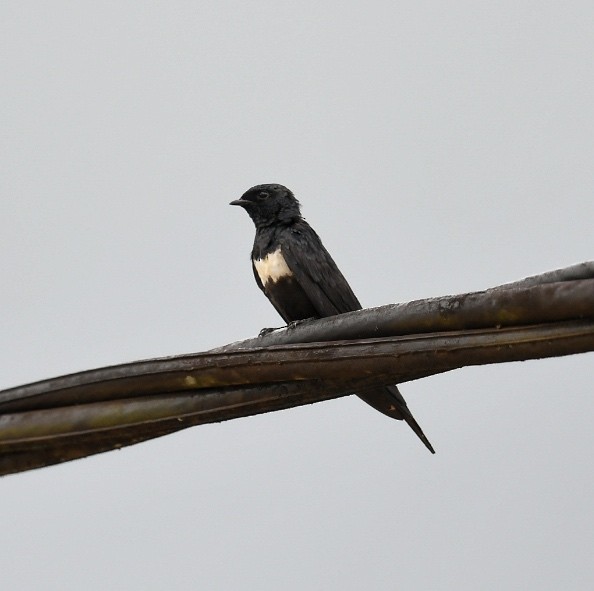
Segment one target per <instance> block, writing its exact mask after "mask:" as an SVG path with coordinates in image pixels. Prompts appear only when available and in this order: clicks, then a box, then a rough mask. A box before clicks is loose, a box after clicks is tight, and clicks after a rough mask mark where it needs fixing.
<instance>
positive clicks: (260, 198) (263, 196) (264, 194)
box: [258, 191, 269, 201]
mask: <svg viewBox="0 0 594 591" xmlns="http://www.w3.org/2000/svg"><path fill="white" fill-rule="evenodd" d="M268 197H269V193H268V191H260V192H259V193H258V201H264V199H268Z"/></svg>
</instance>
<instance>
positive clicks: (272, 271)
mask: <svg viewBox="0 0 594 591" xmlns="http://www.w3.org/2000/svg"><path fill="white" fill-rule="evenodd" d="M254 267H255V268H256V272H257V273H258V277H260V281H261V282H262V285H263V286H264V287H266V284H267V283H269V282H272V283H276V282H277V281H279V280H280V279H283V278H287V277H291V276H292V275H293V272H292V271H291V269H289V266H288V265H287V261H285V257H283V253H282V252H281V249H280V248H277V249H276V250H275V251H274V252H271V253H269V254H267V255H266V256H265V257H264V258H261V259H254Z"/></svg>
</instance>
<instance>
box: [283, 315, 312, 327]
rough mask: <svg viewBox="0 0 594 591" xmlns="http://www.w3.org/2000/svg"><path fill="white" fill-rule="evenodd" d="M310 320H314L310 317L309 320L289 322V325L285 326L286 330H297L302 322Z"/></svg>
mask: <svg viewBox="0 0 594 591" xmlns="http://www.w3.org/2000/svg"><path fill="white" fill-rule="evenodd" d="M310 320H315V318H314V317H313V316H312V317H311V318H303V319H302V320H293V321H291V322H289V324H287V330H291V329H293V328H297V327H298V326H299V325H300V324H303V323H304V322H309V321H310Z"/></svg>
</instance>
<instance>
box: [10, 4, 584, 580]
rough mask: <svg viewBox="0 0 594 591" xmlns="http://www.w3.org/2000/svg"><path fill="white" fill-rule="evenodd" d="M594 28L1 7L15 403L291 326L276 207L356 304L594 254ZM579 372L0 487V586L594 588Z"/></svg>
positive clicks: (555, 372)
mask: <svg viewBox="0 0 594 591" xmlns="http://www.w3.org/2000/svg"><path fill="white" fill-rule="evenodd" d="M593 6H594V5H592V3H591V2H583V3H582V2H571V1H570V2H563V3H561V2H547V1H545V2H543V1H542V0H540V1H538V2H536V1H520V2H518V1H517V0H514V1H513V2H512V1H499V2H470V1H465V2H462V1H461V2H436V1H433V2H427V1H418V0H415V1H414V2H412V1H411V2H397V3H393V2H377V1H371V2H365V3H357V2H349V1H347V2H344V1H342V2H335V1H330V2H322V3H320V2H309V1H306V0H300V1H299V2H286V3H279V2H272V1H268V2H263V1H255V2H244V1H242V2H239V1H234V2H230V1H220V0H219V1H217V2H211V1H202V2H125V3H122V2H100V3H98V4H97V3H94V2H23V1H19V2H10V1H4V2H2V4H1V5H0V27H1V31H0V39H1V41H0V43H1V45H2V48H1V53H0V56H1V57H0V59H1V60H2V80H1V87H2V91H1V100H2V104H1V117H2V129H1V135H2V147H1V152H2V153H1V158H0V162H1V164H0V166H1V169H2V172H1V174H0V187H1V194H2V200H1V203H0V207H1V216H0V224H1V226H0V240H1V241H2V245H1V249H0V264H1V273H2V275H1V277H2V279H1V281H2V290H1V306H0V353H1V356H2V371H1V376H0V382H1V383H0V387H10V386H14V385H19V384H22V383H27V382H31V381H34V380H37V379H41V378H46V377H51V376H57V375H60V374H64V373H69V372H73V371H78V370H83V369H88V368H93V367H100V366H104V365H107V364H113V363H119V362H124V361H132V360H137V359H141V358H148V357H155V356H163V355H172V354H177V353H187V352H193V351H201V350H205V349H208V348H211V347H214V346H217V345H221V344H224V343H226V342H230V341H234V340H238V339H240V338H246V337H249V336H251V335H254V334H256V333H257V332H258V330H259V329H260V328H262V327H263V326H277V325H279V324H280V321H279V318H278V317H277V315H276V313H275V311H274V309H273V308H272V307H271V306H270V304H269V303H268V302H267V301H266V300H265V298H264V297H263V296H262V295H261V294H260V293H259V291H258V289H257V288H256V286H255V284H254V281H253V277H252V273H251V270H250V268H249V261H248V253H249V251H250V248H251V243H252V239H253V228H252V225H251V222H250V220H249V219H248V217H247V216H246V215H245V213H244V212H242V211H240V210H238V209H233V208H231V207H228V205H227V203H228V202H229V201H230V200H231V199H235V198H238V197H239V195H240V194H241V193H242V192H243V191H244V190H245V189H247V188H248V187H250V186H251V185H253V184H256V183H262V182H281V183H284V184H286V185H288V186H289V187H291V188H292V189H293V190H294V191H295V193H296V194H297V196H298V197H299V198H300V199H301V201H302V203H303V206H304V214H305V216H306V218H307V219H308V221H310V223H312V225H313V226H314V228H316V230H317V231H318V233H319V234H320V235H321V236H322V237H323V239H324V242H325V244H326V246H327V247H328V249H329V250H330V251H331V252H332V253H333V255H334V257H335V259H336V260H337V262H338V264H339V265H340V267H341V268H342V270H343V272H344V273H345V275H346V276H347V277H348V278H349V279H350V282H351V284H352V286H353V288H354V290H355V291H356V293H357V294H358V295H359V297H360V299H361V300H362V302H363V303H364V304H366V305H369V306H371V305H380V304H383V303H390V302H396V301H407V300H411V299H416V298H422V297H429V296H435V295H444V294H449V293H459V292H464V291H470V290H476V289H482V288H485V287H489V286H492V285H496V284H499V283H503V282H506V281H512V280H515V279H519V278H521V277H524V276H527V275H530V274H534V273H538V272H541V271H546V270H549V269H554V268H557V267H562V266H566V265H569V264H572V263H575V262H579V261H583V260H588V259H591V258H592V253H593V252H594V234H593V232H592V218H593V214H594V197H593V181H594V175H593V172H592V171H593V165H594V147H593V142H592V137H593V132H594V129H593V128H594V76H593V75H594V59H593V57H592V56H593V55H594V7H593ZM592 360H593V357H592V355H591V354H587V355H581V356H575V357H571V358H564V359H553V360H547V361H538V362H526V363H516V364H508V365H499V366H489V367H480V368H472V369H464V370H460V371H456V372H453V373H450V374H445V375H441V376H437V377H434V378H430V379H425V380H422V381H420V382H417V383H411V384H405V385H404V386H403V388H402V390H403V392H404V394H405V396H406V397H407V399H408V402H409V404H410V406H411V407H412V409H413V411H414V412H415V414H416V416H417V418H418V419H419V422H420V423H421V424H422V426H423V428H424V429H425V432H426V433H427V434H428V436H429V438H430V439H431V441H432V442H433V443H434V445H435V447H436V449H437V452H438V453H437V455H436V456H433V457H432V456H431V455H430V454H429V453H428V452H427V451H426V450H425V449H424V448H423V447H422V445H421V444H420V443H419V441H418V440H417V439H416V438H415V437H414V435H413V434H412V433H411V432H410V431H409V430H408V429H407V428H405V427H404V426H403V425H402V424H400V423H395V422H393V421H390V420H388V419H386V418H384V417H383V416H382V415H380V414H378V413H376V412H374V411H372V409H370V408H369V407H367V406H366V405H364V404H363V403H362V402H360V401H359V400H358V399H357V398H354V397H350V398H345V399H341V400H336V401H332V402H328V403H323V404H317V405H313V406H309V407H307V408H299V409H293V410H288V411H285V412H279V413H273V414H269V415H266V416H260V417H255V418H248V419H243V420H238V421H232V422H228V423H224V424H218V425H209V426H205V427H201V428H195V429H191V430H188V431H185V432H182V433H179V434H176V435H173V436H169V437H166V438H163V439H159V440H156V441H152V442H149V443H145V444H142V445H139V446H136V447H133V448H129V449H126V450H123V451H120V452H112V453H108V454H104V455H101V456H97V457H93V458H90V459H85V460H81V461H77V462H73V463H70V464H66V465H63V466H58V467H53V468H48V469H43V470H38V471H35V472H31V473H26V474H22V475H16V476H11V477H7V478H4V479H2V481H1V482H0V500H1V502H0V548H1V550H0V572H1V573H2V574H1V578H2V587H3V588H5V589H17V590H20V589H25V590H28V589H44V590H54V589H55V590H61V591H63V590H65V589H86V590H96V589H101V590H103V589H110V590H111V589H142V590H153V589H154V590H161V589H225V590H228V589H258V590H268V589H271V590H276V589H382V590H383V589H395V588H402V589H432V590H434V589H438V590H441V589H456V590H461V589H462V590H465V589H541V590H542V589H590V588H592V585H593V584H594V576H593V575H594V561H593V560H592V545H593V542H594V533H593V527H594V516H593V512H592V497H593V495H594V478H593V470H592V457H591V456H592V452H591V449H592V447H593V445H594V434H593V433H592V429H591V422H592V421H591V415H592V413H593V412H594V400H593V397H592Z"/></svg>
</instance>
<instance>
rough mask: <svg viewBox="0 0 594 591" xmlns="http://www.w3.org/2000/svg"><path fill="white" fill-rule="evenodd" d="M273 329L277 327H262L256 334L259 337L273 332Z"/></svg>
mask: <svg viewBox="0 0 594 591" xmlns="http://www.w3.org/2000/svg"><path fill="white" fill-rule="evenodd" d="M275 330H278V328H263V329H262V330H261V331H260V332H259V333H258V336H259V337H265V336H266V335H267V334H269V333H271V332H274V331H275Z"/></svg>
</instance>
